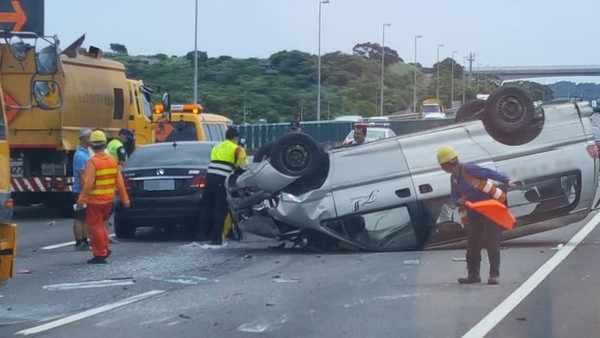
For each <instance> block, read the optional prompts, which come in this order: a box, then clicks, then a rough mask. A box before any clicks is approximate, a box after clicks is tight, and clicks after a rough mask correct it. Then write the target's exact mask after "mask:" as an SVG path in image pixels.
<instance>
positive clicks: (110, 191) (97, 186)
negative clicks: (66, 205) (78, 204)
mask: <svg viewBox="0 0 600 338" xmlns="http://www.w3.org/2000/svg"><path fill="white" fill-rule="evenodd" d="M90 161H92V163H93V164H94V167H95V168H96V179H95V180H94V187H93V188H92V190H91V191H90V195H93V196H95V197H96V198H98V199H101V200H111V199H113V198H114V197H115V184H116V182H117V175H118V173H119V170H118V163H117V161H116V160H115V159H113V158H112V157H104V158H100V157H99V156H94V157H92V158H91V160H90Z"/></svg>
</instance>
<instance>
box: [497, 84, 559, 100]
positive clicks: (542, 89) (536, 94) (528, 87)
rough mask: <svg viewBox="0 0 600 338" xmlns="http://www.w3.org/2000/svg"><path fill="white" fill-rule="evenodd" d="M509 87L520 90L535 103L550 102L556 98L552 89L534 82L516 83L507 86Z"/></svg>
mask: <svg viewBox="0 0 600 338" xmlns="http://www.w3.org/2000/svg"><path fill="white" fill-rule="evenodd" d="M506 85H507V86H512V87H517V88H520V89H522V90H524V91H526V92H527V93H529V96H530V97H531V99H532V100H534V101H548V100H552V99H553V98H554V94H553V93H552V89H550V87H548V86H546V85H543V84H540V83H537V82H532V81H515V82H510V83H507V84H506Z"/></svg>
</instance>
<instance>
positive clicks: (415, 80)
mask: <svg viewBox="0 0 600 338" xmlns="http://www.w3.org/2000/svg"><path fill="white" fill-rule="evenodd" d="M420 38H422V36H421V35H416V36H415V78H414V81H413V113H416V112H417V39H420Z"/></svg>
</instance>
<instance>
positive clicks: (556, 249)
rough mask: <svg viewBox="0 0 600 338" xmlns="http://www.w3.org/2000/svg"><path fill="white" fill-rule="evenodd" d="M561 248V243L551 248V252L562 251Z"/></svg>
mask: <svg viewBox="0 0 600 338" xmlns="http://www.w3.org/2000/svg"><path fill="white" fill-rule="evenodd" d="M563 247H564V244H562V243H561V244H559V245H557V246H556V247H554V248H552V250H554V251H558V250H560V249H562V248H563Z"/></svg>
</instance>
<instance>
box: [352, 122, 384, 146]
mask: <svg viewBox="0 0 600 338" xmlns="http://www.w3.org/2000/svg"><path fill="white" fill-rule="evenodd" d="M355 125H356V124H355ZM365 125H366V126H367V135H366V137H365V139H366V140H367V142H373V141H377V140H383V139H384V138H389V137H394V136H396V133H394V131H393V130H391V129H390V128H389V123H388V124H384V123H378V124H365ZM353 139H354V130H351V131H350V133H348V136H346V138H345V139H344V142H342V144H343V143H346V142H350V141H352V140H353Z"/></svg>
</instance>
